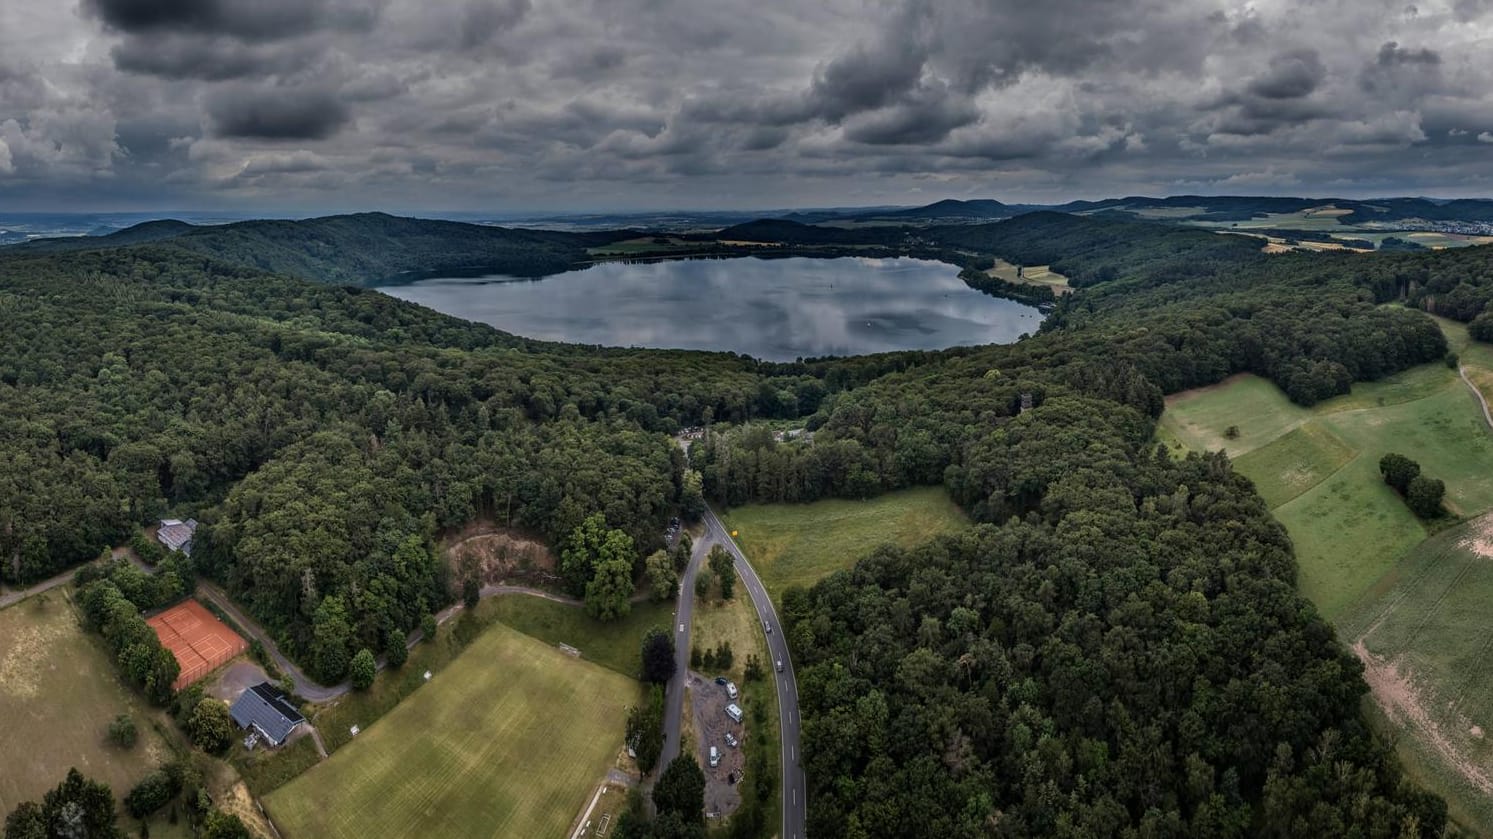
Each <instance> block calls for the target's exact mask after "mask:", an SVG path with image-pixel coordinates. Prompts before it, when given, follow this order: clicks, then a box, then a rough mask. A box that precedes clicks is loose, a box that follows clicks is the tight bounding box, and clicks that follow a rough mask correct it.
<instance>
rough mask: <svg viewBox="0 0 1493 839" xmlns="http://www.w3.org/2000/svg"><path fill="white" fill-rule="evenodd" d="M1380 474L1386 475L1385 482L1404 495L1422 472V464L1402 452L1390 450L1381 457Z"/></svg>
mask: <svg viewBox="0 0 1493 839" xmlns="http://www.w3.org/2000/svg"><path fill="white" fill-rule="evenodd" d="M1379 474H1381V475H1383V476H1384V482H1385V483H1387V484H1389V485H1390V486H1392V487H1394V488H1395V491H1396V492H1398V493H1400V494H1401V495H1404V494H1405V493H1407V492H1408V491H1409V489H1410V482H1411V481H1413V480H1415V477H1416V476H1417V475H1419V474H1420V464H1419V463H1416V462H1415V461H1413V460H1411V459H1410V458H1408V457H1406V456H1404V455H1402V454H1398V453H1395V452H1390V453H1389V454H1386V455H1385V456H1383V457H1381V458H1379Z"/></svg>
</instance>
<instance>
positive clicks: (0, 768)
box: [0, 589, 171, 827]
mask: <svg viewBox="0 0 1493 839" xmlns="http://www.w3.org/2000/svg"><path fill="white" fill-rule="evenodd" d="M120 714H129V715H130V716H131V717H132V718H133V719H134V721H135V728H136V730H137V731H138V732H139V740H138V741H137V742H136V743H135V746H134V748H132V749H128V750H125V749H120V748H118V747H117V746H113V745H111V744H109V742H108V741H107V740H106V738H105V735H106V732H107V730H108V727H109V723H110V722H112V721H113V720H114V718H115V717H117V716H118V715H120ZM155 715H156V712H155V711H153V710H151V709H150V708H149V707H148V706H147V705H146V704H145V702H144V700H142V699H141V698H140V697H139V696H137V695H136V694H135V693H133V692H132V691H130V690H129V689H128V688H127V687H125V685H123V684H122V683H121V682H120V680H119V677H118V676H117V675H116V669H115V666H114V662H113V661H111V660H110V659H109V656H108V654H107V653H106V652H105V651H104V649H103V647H102V644H101V643H99V642H98V640H97V639H94V638H90V637H88V636H87V635H86V634H84V632H83V629H82V627H81V626H79V623H78V616H77V613H76V612H75V611H74V610H73V607H72V605H71V604H69V603H68V601H67V599H66V597H65V596H64V594H63V593H62V591H61V590H60V589H54V590H52V591H50V592H47V593H46V594H39V595H36V596H35V597H31V598H28V599H26V600H23V601H21V602H20V603H17V604H16V605H14V606H11V607H9V608H6V609H0V744H4V752H5V760H4V761H0V812H3V813H9V812H10V811H11V810H13V809H15V806H16V805H17V804H19V803H20V802H22V801H28V800H40V798H41V795H42V793H43V792H45V791H47V790H49V789H51V788H53V787H55V786H57V784H58V783H60V782H61V781H62V779H63V777H64V776H65V775H67V770H68V768H69V767H73V766H76V767H77V768H78V770H79V771H81V772H82V773H83V774H85V775H87V776H88V777H90V778H94V779H96V780H100V781H103V782H105V783H107V784H108V785H109V786H110V788H111V789H113V791H114V794H115V795H117V796H123V795H124V794H125V793H127V792H129V791H130V788H131V787H133V786H134V785H135V784H136V783H139V781H140V779H141V778H143V777H145V775H146V774H147V773H149V772H150V771H151V770H153V769H155V768H156V766H157V765H159V764H160V763H162V762H164V761H166V760H169V759H170V758H171V750H170V749H169V748H168V746H167V744H166V742H165V740H163V739H162V738H161V736H160V735H159V734H157V733H156V730H155V728H153V727H152V725H151V720H152V719H154V718H155ZM152 827H154V825H152Z"/></svg>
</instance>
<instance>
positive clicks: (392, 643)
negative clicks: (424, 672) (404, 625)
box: [384, 628, 410, 670]
mask: <svg viewBox="0 0 1493 839" xmlns="http://www.w3.org/2000/svg"><path fill="white" fill-rule="evenodd" d="M408 644H409V639H408V638H406V637H405V635H404V630H403V629H398V628H396V629H391V630H389V638H388V640H386V641H385V642H384V660H385V661H387V662H388V663H389V668H390V669H391V670H398V669H399V668H401V667H403V666H404V662H405V661H406V660H407V659H408V658H409V657H410V648H409V646H408Z"/></svg>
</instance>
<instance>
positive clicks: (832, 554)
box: [724, 487, 969, 598]
mask: <svg viewBox="0 0 1493 839" xmlns="http://www.w3.org/2000/svg"><path fill="white" fill-rule="evenodd" d="M724 522H725V525H726V527H727V529H729V530H735V531H737V533H738V535H737V538H736V541H737V544H739V545H740V546H741V550H742V552H743V553H745V554H746V556H747V558H748V559H750V560H751V561H752V567H753V568H754V569H756V571H757V574H758V576H760V577H761V578H762V584H763V585H765V586H767V590H768V592H769V593H770V594H772V595H773V596H774V597H775V598H776V597H779V596H781V594H782V592H783V589H785V588H787V587H788V586H795V585H797V586H811V585H813V584H814V583H815V582H816V581H818V580H819V579H820V578H822V577H825V576H828V575H829V574H830V573H832V572H834V571H838V570H840V569H842V568H849V567H850V566H852V565H854V564H855V561H856V560H858V559H860V558H861V557H864V556H866V555H867V554H869V553H871V551H873V550H875V549H876V548H877V547H880V546H881V545H884V544H887V543H889V542H890V543H895V544H899V545H915V544H918V543H919V542H923V541H925V540H927V539H930V538H932V537H934V536H938V535H940V534H943V533H951V532H953V531H955V530H958V529H960V528H962V527H964V526H966V525H967V524H968V523H969V519H967V518H966V517H965V515H964V512H963V511H962V510H960V509H959V507H958V505H956V504H955V503H954V502H953V501H952V500H951V499H950V498H949V496H948V494H947V493H946V492H944V490H943V488H941V487H918V488H915V489H907V490H902V491H900V492H893V493H888V494H886V495H882V496H879V497H877V498H873V499H871V500H869V501H845V500H840V499H832V500H827V501H816V502H814V503H813V504H754V505H750V506H747V507H739V508H737V509H735V510H732V511H730V512H729V513H728V514H726V515H725V516H724Z"/></svg>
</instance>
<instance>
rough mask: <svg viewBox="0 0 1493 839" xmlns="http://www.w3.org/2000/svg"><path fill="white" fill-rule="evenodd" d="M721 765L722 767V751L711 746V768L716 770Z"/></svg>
mask: <svg viewBox="0 0 1493 839" xmlns="http://www.w3.org/2000/svg"><path fill="white" fill-rule="evenodd" d="M720 765H721V750H720V749H717V748H716V747H715V746H711V747H710V766H711V768H714V767H717V766H720Z"/></svg>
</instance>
